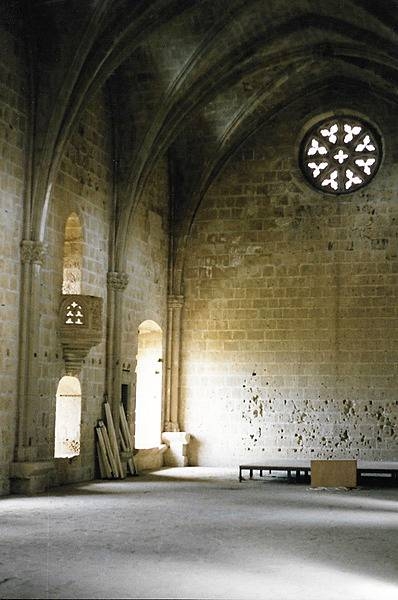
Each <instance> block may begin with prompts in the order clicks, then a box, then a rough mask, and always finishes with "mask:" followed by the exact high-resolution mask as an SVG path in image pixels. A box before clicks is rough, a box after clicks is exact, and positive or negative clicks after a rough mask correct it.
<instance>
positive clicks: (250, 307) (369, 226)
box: [182, 107, 398, 465]
mask: <svg viewBox="0 0 398 600" xmlns="http://www.w3.org/2000/svg"><path fill="white" fill-rule="evenodd" d="M379 110H380V112H379V125H380V127H381V129H382V133H383V135H384V143H385V149H386V156H385V159H384V164H383V165H382V167H381V169H380V171H379V173H378V175H377V176H376V178H375V179H374V180H373V182H372V183H371V184H370V185H369V186H368V187H367V188H365V189H364V190H363V191H358V192H356V193H354V194H350V195H347V196H342V197H336V196H332V195H325V194H321V193H318V192H315V191H313V190H312V189H310V187H309V186H308V185H307V184H306V183H305V181H304V179H303V176H302V175H301V173H300V171H299V168H298V165H297V145H298V140H299V134H300V128H301V126H302V125H303V124H304V122H305V119H304V118H303V119H302V120H300V114H294V113H290V114H286V113H285V114H284V118H283V120H282V118H280V119H278V120H276V121H275V122H274V123H273V125H272V127H269V128H268V129H266V130H263V131H261V132H259V133H258V134H256V137H255V139H251V140H250V141H249V142H247V143H246V145H245V146H244V147H243V148H242V150H241V151H240V152H239V153H238V155H236V156H235V158H234V159H233V160H231V162H230V163H229V165H228V166H227V168H225V169H224V172H223V173H222V175H221V176H220V177H219V179H218V181H217V182H216V183H215V184H214V185H213V186H212V188H211V189H210V191H209V192H208V194H207V196H206V198H205V200H204V201H203V203H202V206H201V208H200V210H199V213H198V216H197V219H196V223H195V226H194V230H193V232H192V236H191V239H190V242H189V245H188V253H187V260H186V266H185V294H186V305H185V309H184V317H183V363H182V364H183V373H182V414H183V423H182V427H183V429H184V430H185V431H189V432H190V433H191V434H192V435H193V438H194V439H193V441H192V442H191V459H190V460H191V463H192V464H201V465H229V464H234V463H236V462H238V461H240V460H242V461H243V460H244V461H250V460H255V461H261V459H262V458H263V457H270V456H272V457H282V458H283V457H295V456H297V457H306V458H311V457H358V458H361V459H397V458H398V450H397V439H398V421H397V418H398V400H397V397H396V390H397V387H398V371H397V370H398V364H397V363H398V361H397V359H398V353H397V350H398V348H397V339H398V336H397V333H398V313H397V292H398V240H397V221H398V204H397V202H396V200H397V195H396V187H397V183H398V182H397V179H396V176H395V178H394V177H393V167H395V169H396V156H397V147H396V145H394V139H396V137H394V135H395V134H394V132H395V131H396V123H394V122H393V121H392V120H391V118H390V119H388V116H387V115H388V111H385V112H383V111H382V108H381V107H379ZM390 115H391V113H390ZM374 116H375V120H376V118H377V115H376V114H375V115H374ZM394 163H395V164H394Z"/></svg>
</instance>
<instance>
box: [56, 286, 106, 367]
mask: <svg viewBox="0 0 398 600" xmlns="http://www.w3.org/2000/svg"><path fill="white" fill-rule="evenodd" d="M102 329H103V328H102V298H98V297H97V296H83V295H81V294H68V295H64V296H63V297H62V301H61V306H60V310H59V334H60V338H61V344H62V348H63V357H64V361H65V368H66V372H67V374H68V375H78V374H79V372H80V370H81V368H82V364H83V361H84V359H85V357H86V356H87V354H88V352H89V350H90V349H91V348H92V347H93V346H96V345H97V344H99V343H100V341H101V339H102Z"/></svg>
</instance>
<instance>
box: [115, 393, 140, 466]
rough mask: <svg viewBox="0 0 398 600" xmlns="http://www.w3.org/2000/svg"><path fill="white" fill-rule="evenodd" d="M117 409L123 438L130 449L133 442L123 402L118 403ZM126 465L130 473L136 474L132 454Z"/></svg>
mask: <svg viewBox="0 0 398 600" xmlns="http://www.w3.org/2000/svg"><path fill="white" fill-rule="evenodd" d="M119 410H120V424H121V426H122V428H123V431H124V436H125V439H126V440H128V446H129V449H130V450H131V451H132V450H133V446H134V444H133V439H132V436H131V433H130V429H129V426H128V423H127V417H126V413H125V412H124V406H123V404H120V409H119ZM127 465H128V468H129V471H130V474H131V475H138V471H137V467H136V464H135V461H134V457H133V456H132V457H131V458H130V459H129V460H128V461H127Z"/></svg>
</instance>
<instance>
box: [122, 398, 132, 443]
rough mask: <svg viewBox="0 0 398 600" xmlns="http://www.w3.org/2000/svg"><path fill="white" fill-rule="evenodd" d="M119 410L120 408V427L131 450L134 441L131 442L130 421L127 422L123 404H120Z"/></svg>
mask: <svg viewBox="0 0 398 600" xmlns="http://www.w3.org/2000/svg"><path fill="white" fill-rule="evenodd" d="M119 410H120V427H121V430H122V433H123V435H124V441H125V444H126V446H127V448H128V449H129V450H131V449H132V447H133V446H132V443H131V442H132V440H131V435H130V431H129V426H128V423H127V419H126V415H125V412H124V408H123V404H121V405H120V409H119Z"/></svg>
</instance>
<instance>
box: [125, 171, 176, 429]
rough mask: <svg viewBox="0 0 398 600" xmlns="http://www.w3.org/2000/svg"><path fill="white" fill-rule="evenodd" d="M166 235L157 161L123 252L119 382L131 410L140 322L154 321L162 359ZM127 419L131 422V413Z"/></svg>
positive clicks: (164, 178) (162, 177) (164, 179)
mask: <svg viewBox="0 0 398 600" xmlns="http://www.w3.org/2000/svg"><path fill="white" fill-rule="evenodd" d="M168 232H169V215H168V175H167V162H166V161H160V162H159V165H158V166H157V167H156V169H155V170H154V172H153V174H152V176H151V178H150V180H149V181H148V184H147V186H146V190H145V192H144V195H143V197H142V199H141V202H140V203H139V205H138V206H137V209H136V212H135V215H134V224H133V227H132V231H131V235H130V236H129V243H128V250H127V256H128V262H127V273H128V276H129V285H128V287H127V289H126V291H125V293H124V303H123V321H124V328H123V338H122V356H123V365H124V367H123V368H124V372H123V382H124V383H125V384H128V385H130V401H131V403H130V407H131V410H132V411H134V402H135V384H136V376H135V367H136V362H137V361H136V357H137V345H138V327H139V326H140V324H141V323H142V322H143V321H146V320H151V321H154V322H155V323H157V325H159V327H160V328H161V330H162V334H163V335H162V342H163V349H164V350H163V357H164V356H165V342H166V325H167V321H166V320H167V270H168V264H167V261H168V235H169V233H168ZM163 371H164V370H163ZM163 377H164V373H163ZM131 418H132V419H133V420H134V415H133V414H132V415H131Z"/></svg>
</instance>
